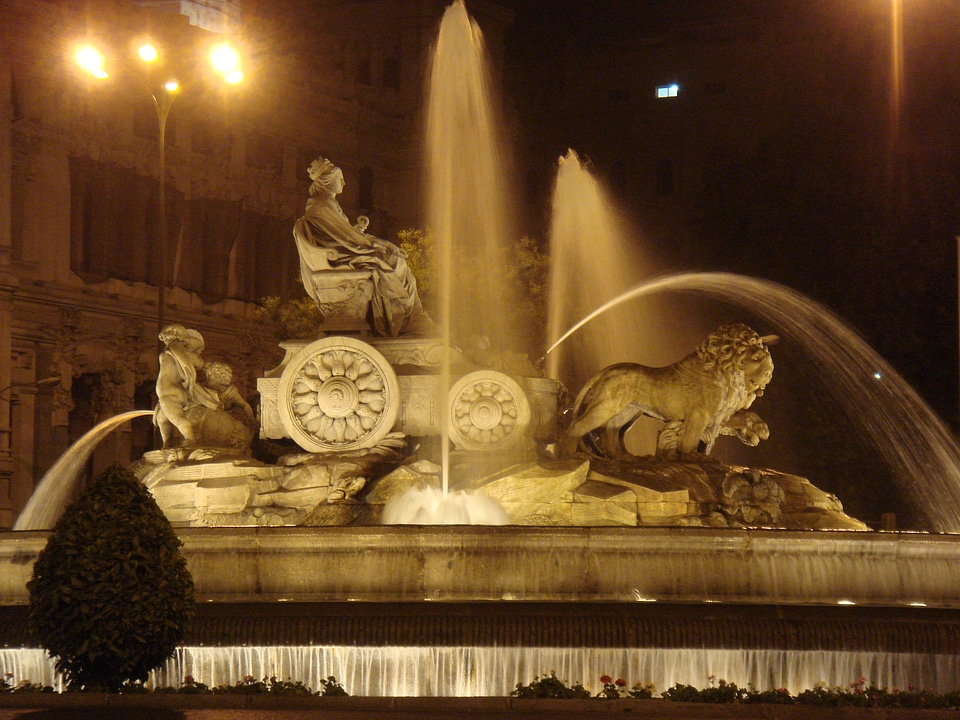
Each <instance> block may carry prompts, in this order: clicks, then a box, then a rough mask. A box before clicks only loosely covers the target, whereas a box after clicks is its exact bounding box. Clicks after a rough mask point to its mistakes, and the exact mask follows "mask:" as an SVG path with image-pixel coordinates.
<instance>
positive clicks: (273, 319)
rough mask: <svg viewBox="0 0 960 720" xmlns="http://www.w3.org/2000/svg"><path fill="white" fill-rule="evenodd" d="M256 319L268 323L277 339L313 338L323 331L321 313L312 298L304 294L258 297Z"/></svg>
mask: <svg viewBox="0 0 960 720" xmlns="http://www.w3.org/2000/svg"><path fill="white" fill-rule="evenodd" d="M257 319H258V320H263V321H265V322H267V323H269V324H270V326H271V327H272V328H273V329H274V334H275V335H276V338H277V339H278V340H314V339H316V338H318V337H320V335H321V333H322V332H323V315H322V314H321V313H320V309H319V308H318V307H317V304H316V303H315V302H314V301H313V298H310V297H307V296H306V295H302V296H299V297H293V298H286V299H283V298H280V297H279V296H276V295H270V296H268V297H264V298H260V307H258V308H257Z"/></svg>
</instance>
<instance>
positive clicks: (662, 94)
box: [657, 83, 680, 98]
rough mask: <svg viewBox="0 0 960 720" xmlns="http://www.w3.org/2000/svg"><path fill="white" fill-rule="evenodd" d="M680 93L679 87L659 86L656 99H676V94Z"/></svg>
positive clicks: (674, 85)
mask: <svg viewBox="0 0 960 720" xmlns="http://www.w3.org/2000/svg"><path fill="white" fill-rule="evenodd" d="M678 92H680V86H679V85H677V84H676V83H674V84H673V85H660V86H659V87H658V88H657V97H658V98H670V97H676V96H677V93H678Z"/></svg>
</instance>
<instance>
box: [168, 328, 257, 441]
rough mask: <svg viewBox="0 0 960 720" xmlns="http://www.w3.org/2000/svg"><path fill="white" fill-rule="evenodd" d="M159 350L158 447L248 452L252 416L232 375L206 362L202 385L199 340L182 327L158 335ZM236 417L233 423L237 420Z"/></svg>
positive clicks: (220, 365)
mask: <svg viewBox="0 0 960 720" xmlns="http://www.w3.org/2000/svg"><path fill="white" fill-rule="evenodd" d="M160 340H161V341H162V342H163V344H164V346H165V347H164V349H163V351H162V352H161V353H160V372H159V373H158V374H157V408H156V410H155V411H154V422H155V424H156V425H157V427H159V428H160V436H161V437H162V438H163V447H164V449H168V448H171V447H174V446H175V444H176V443H177V442H178V436H179V438H182V444H183V445H185V446H187V447H194V446H206V447H227V448H234V449H238V450H245V449H249V447H250V443H251V441H252V439H253V434H254V426H255V420H254V415H253V410H252V409H251V408H250V405H249V404H248V403H247V401H246V400H244V399H243V397H241V395H240V393H239V391H238V390H237V388H236V386H234V385H233V384H232V383H233V370H232V369H231V368H230V366H229V365H227V364H226V363H222V362H211V363H210V364H209V365H207V367H206V368H205V370H206V373H205V374H206V379H207V384H206V385H204V384H202V383H200V382H199V381H198V379H197V373H198V371H200V370H201V369H204V362H203V359H202V358H201V357H200V353H201V352H203V348H204V342H203V336H202V335H201V334H200V333H199V332H197V331H196V330H188V329H187V328H185V327H183V326H182V325H169V326H167V327H166V328H164V329H163V331H162V332H161V333H160ZM237 415H239V417H237Z"/></svg>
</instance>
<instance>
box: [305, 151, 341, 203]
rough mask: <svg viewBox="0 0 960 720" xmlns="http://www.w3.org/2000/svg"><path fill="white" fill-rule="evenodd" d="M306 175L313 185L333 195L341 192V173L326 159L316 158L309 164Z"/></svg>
mask: <svg viewBox="0 0 960 720" xmlns="http://www.w3.org/2000/svg"><path fill="white" fill-rule="evenodd" d="M307 174H308V175H309V176H310V179H311V180H313V184H314V185H316V186H317V187H319V188H321V189H323V190H327V191H329V192H332V193H333V194H334V195H336V194H337V193H339V192H340V191H341V190H343V171H342V170H340V168H338V167H337V166H336V165H334V164H333V163H332V162H330V161H329V160H327V159H326V158H317V159H316V160H314V161H313V162H312V163H310V167H309V168H307Z"/></svg>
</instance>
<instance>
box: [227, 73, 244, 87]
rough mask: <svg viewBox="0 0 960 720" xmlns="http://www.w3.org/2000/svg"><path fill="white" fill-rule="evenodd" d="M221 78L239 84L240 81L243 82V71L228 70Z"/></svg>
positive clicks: (231, 83)
mask: <svg viewBox="0 0 960 720" xmlns="http://www.w3.org/2000/svg"><path fill="white" fill-rule="evenodd" d="M223 79H224V81H225V82H227V83H229V84H230V85H239V84H240V83H242V82H243V71H242V70H234V71H233V72H229V73H227V74H226V75H224V76H223Z"/></svg>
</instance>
